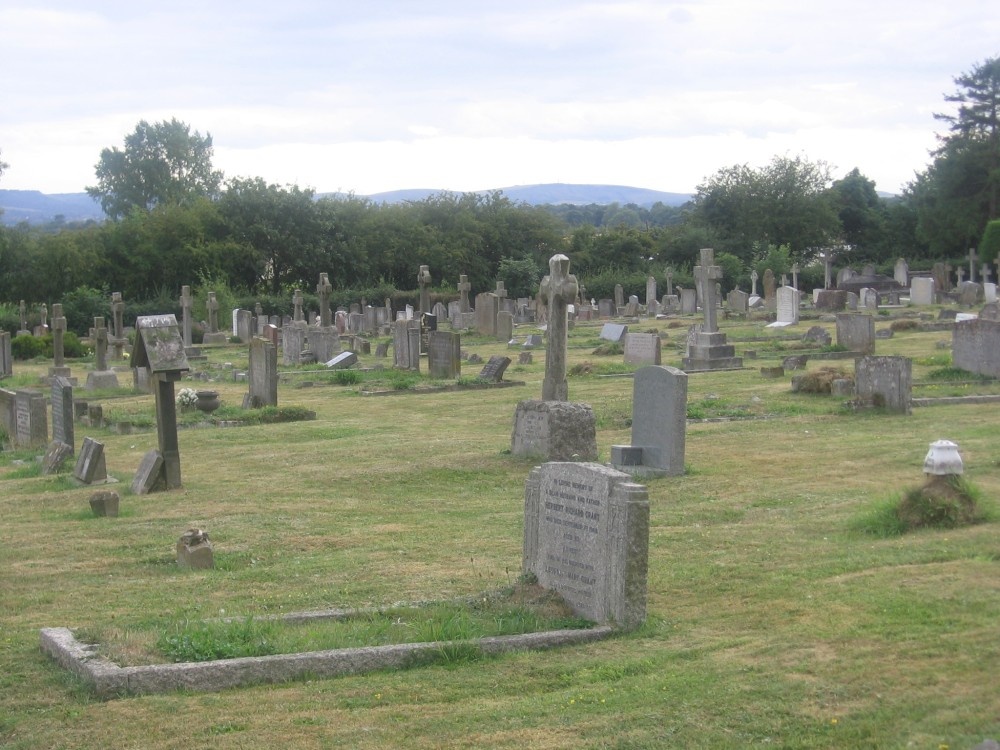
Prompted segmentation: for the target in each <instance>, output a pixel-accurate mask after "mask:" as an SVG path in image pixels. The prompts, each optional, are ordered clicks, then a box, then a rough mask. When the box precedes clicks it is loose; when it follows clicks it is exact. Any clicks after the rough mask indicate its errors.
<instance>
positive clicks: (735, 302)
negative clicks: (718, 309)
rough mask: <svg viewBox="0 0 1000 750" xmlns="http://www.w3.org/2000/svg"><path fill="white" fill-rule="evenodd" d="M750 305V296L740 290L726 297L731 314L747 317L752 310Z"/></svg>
mask: <svg viewBox="0 0 1000 750" xmlns="http://www.w3.org/2000/svg"><path fill="white" fill-rule="evenodd" d="M749 303H750V295H748V294H747V293H746V292H742V291H740V290H739V289H733V290H732V291H731V292H729V295H728V296H727V297H726V306H727V307H728V308H729V312H731V313H736V314H737V315H746V314H747V313H748V312H749V310H750V308H749Z"/></svg>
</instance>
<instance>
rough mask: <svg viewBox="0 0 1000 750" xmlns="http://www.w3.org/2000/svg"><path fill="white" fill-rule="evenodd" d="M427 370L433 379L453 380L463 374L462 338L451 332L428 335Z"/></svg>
mask: <svg viewBox="0 0 1000 750" xmlns="http://www.w3.org/2000/svg"><path fill="white" fill-rule="evenodd" d="M427 370H428V372H429V373H430V376H431V377H432V378H443V379H447V380H451V379H453V378H457V377H459V376H460V375H461V374H462V337H461V335H460V334H458V333H453V332H451V331H431V332H430V333H428V334H427Z"/></svg>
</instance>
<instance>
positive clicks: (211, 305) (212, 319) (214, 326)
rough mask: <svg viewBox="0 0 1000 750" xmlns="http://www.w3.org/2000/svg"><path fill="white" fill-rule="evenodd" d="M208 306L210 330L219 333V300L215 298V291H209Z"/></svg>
mask: <svg viewBox="0 0 1000 750" xmlns="http://www.w3.org/2000/svg"><path fill="white" fill-rule="evenodd" d="M205 306H206V307H207V308H208V332H209V333H218V332H219V300H217V299H216V298H215V292H209V293H208V302H207V303H206V305H205Z"/></svg>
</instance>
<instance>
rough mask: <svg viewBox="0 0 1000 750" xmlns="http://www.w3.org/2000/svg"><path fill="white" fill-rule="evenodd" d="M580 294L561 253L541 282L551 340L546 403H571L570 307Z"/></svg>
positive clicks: (544, 391) (547, 356) (551, 260)
mask: <svg viewBox="0 0 1000 750" xmlns="http://www.w3.org/2000/svg"><path fill="white" fill-rule="evenodd" d="M579 291H580V287H579V284H577V281H576V276H574V275H573V274H571V273H570V272H569V258H567V257H566V256H565V255H562V254H561V253H560V254H558V255H553V256H552V257H551V258H549V274H548V276H546V277H545V278H544V279H542V283H541V287H540V288H539V294H541V296H542V297H543V298H544V299H545V300H546V302H547V303H548V308H549V309H548V320H549V322H548V341H547V342H546V349H545V379H544V380H543V381H542V400H543V401H568V400H569V385H568V384H567V383H566V340H567V336H568V322H567V313H568V310H567V305H569V304H571V303H572V302H573V300H575V299H576V295H577V293H578V292H579Z"/></svg>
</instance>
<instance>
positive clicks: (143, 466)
mask: <svg viewBox="0 0 1000 750" xmlns="http://www.w3.org/2000/svg"><path fill="white" fill-rule="evenodd" d="M162 489H166V482H165V478H164V461H163V456H162V454H161V453H160V452H159V451H158V450H156V449H155V448H154V449H153V450H151V451H147V452H146V454H145V455H144V456H143V457H142V460H141V461H140V462H139V468H138V469H137V470H136V472H135V476H134V477H133V478H132V494H133V495H148V494H149V493H150V492H157V491H159V490H162Z"/></svg>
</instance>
